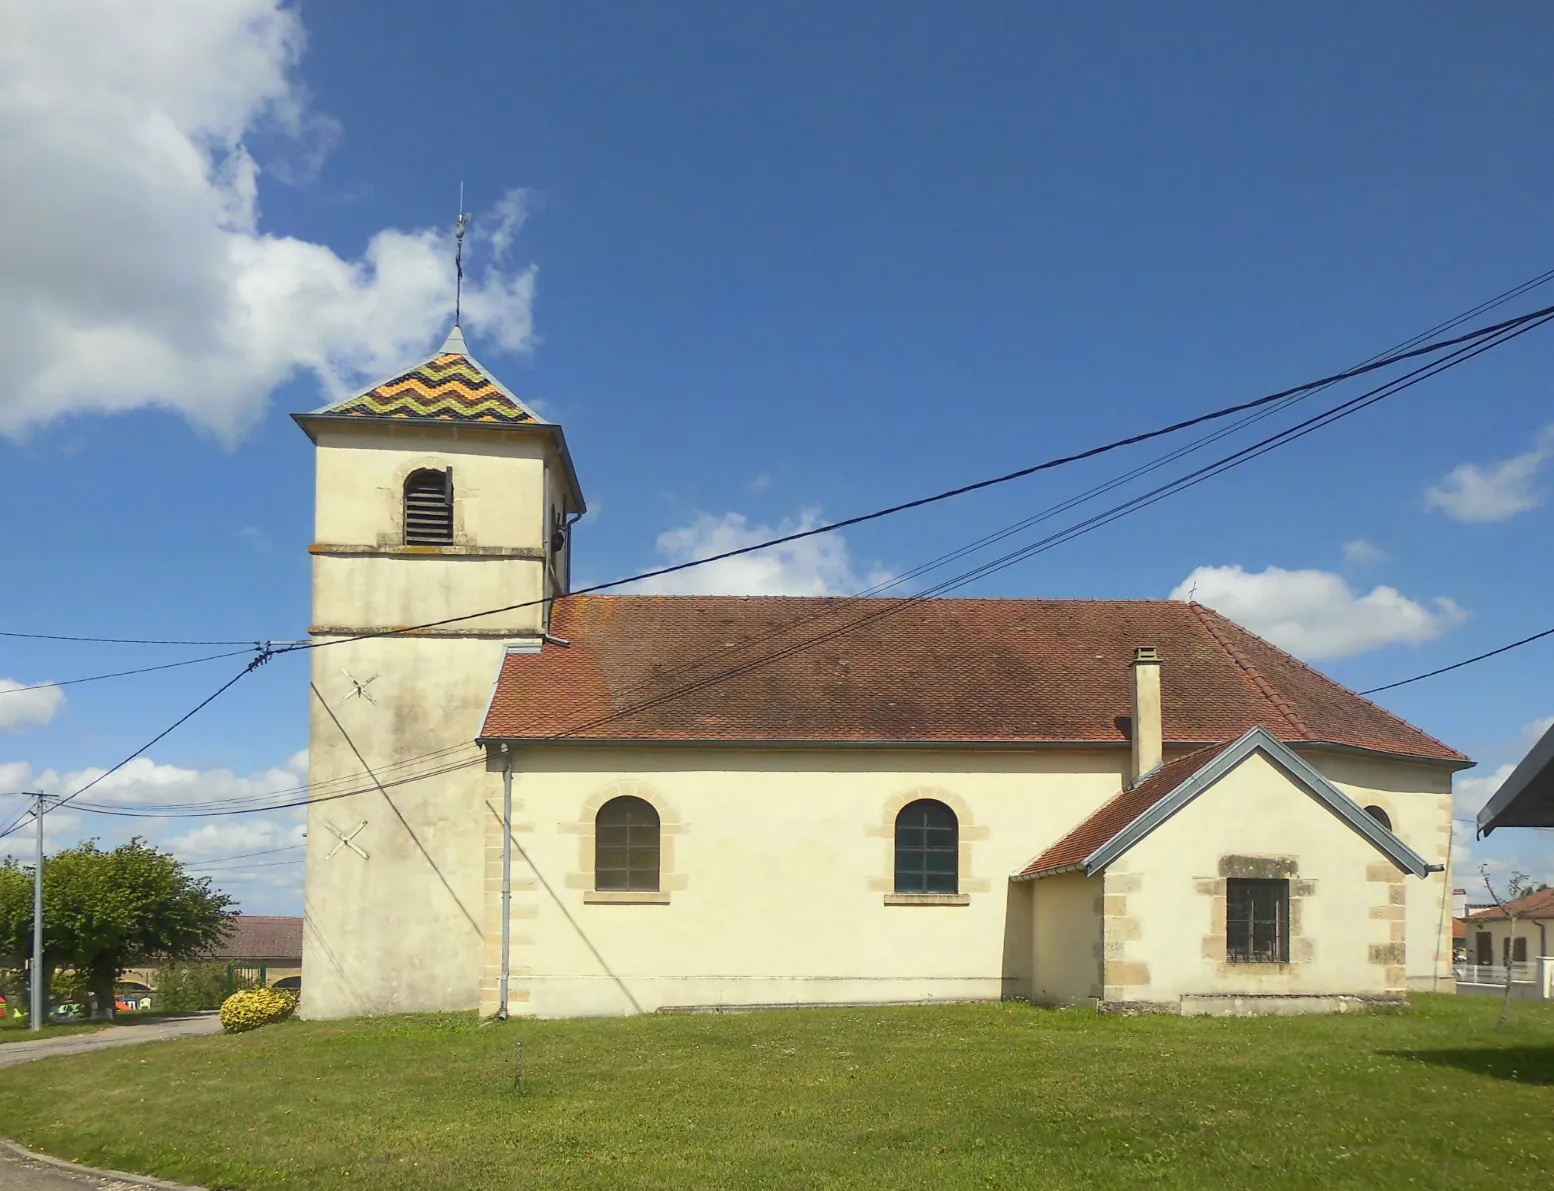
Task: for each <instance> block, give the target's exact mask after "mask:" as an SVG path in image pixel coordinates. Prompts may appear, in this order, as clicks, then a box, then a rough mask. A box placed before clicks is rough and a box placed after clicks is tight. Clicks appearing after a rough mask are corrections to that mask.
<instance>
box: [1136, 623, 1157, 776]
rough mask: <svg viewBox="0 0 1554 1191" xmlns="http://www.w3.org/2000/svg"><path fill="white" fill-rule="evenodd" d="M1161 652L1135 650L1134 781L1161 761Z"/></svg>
mask: <svg viewBox="0 0 1554 1191" xmlns="http://www.w3.org/2000/svg"><path fill="white" fill-rule="evenodd" d="M1161 736H1162V730H1161V726H1160V652H1159V650H1157V649H1156V648H1155V647H1154V646H1153V645H1139V646H1137V647H1135V648H1134V650H1133V779H1132V780H1133V781H1134V782H1137V781H1138V780H1139V779H1140V778H1141V777H1143V776H1144V775H1145V774H1146V773H1148V772H1149V771H1150V770H1151V769H1154V768H1156V767H1157V766H1158V765H1159V764H1160V761H1161V748H1162V744H1161Z"/></svg>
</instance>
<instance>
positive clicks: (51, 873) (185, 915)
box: [0, 837, 232, 1017]
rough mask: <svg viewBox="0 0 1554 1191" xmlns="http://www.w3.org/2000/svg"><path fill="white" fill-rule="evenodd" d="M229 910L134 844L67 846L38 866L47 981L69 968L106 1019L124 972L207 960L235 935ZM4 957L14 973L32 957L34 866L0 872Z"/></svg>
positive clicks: (166, 860) (205, 888)
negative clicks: (143, 965)
mask: <svg viewBox="0 0 1554 1191" xmlns="http://www.w3.org/2000/svg"><path fill="white" fill-rule="evenodd" d="M22 894H25V896H24V897H23V896H21V895H22ZM231 905H232V898H231V897H229V896H228V895H227V894H225V893H222V892H220V891H219V890H215V889H212V888H211V887H210V878H208V877H202V878H199V879H195V878H194V877H191V876H190V875H189V874H188V873H187V872H186V871H185V870H184V867H183V865H182V864H181V863H180V862H179V861H178V860H176V859H174V858H173V856H172V855H170V854H169V853H166V852H159V851H157V849H156V848H154V847H152V846H151V845H150V844H148V843H146V842H145V841H144V840H142V839H140V838H139V837H137V838H135V839H132V840H131V841H130V842H129V843H127V844H121V845H119V847H117V848H114V849H113V850H112V851H107V852H105V851H103V850H102V849H100V848H99V847H98V846H97V844H96V842H95V841H88V842H86V843H83V844H78V845H76V846H75V847H73V848H67V849H65V850H64V851H61V852H58V853H56V854H55V855H53V856H51V857H49V858H48V859H47V860H45V861H44V867H43V943H44V957H43V962H44V971H43V976H44V978H45V979H51V978H52V976H53V973H54V972H55V971H57V970H59V969H60V968H74V969H75V970H76V971H77V972H78V973H80V974H81V975H82V976H83V977H84V981H85V984H86V986H87V988H88V989H89V990H90V991H91V992H92V993H93V994H94V995H95V998H96V1002H97V1007H98V1012H99V1013H100V1014H102V1015H104V1016H108V1017H111V1016H112V1015H113V986H114V982H115V981H116V980H117V979H118V977H119V973H120V972H121V971H123V970H124V969H125V968H126V967H128V966H130V965H131V964H132V963H135V962H136V961H147V960H168V959H171V960H188V959H196V958H199V957H201V956H205V955H208V954H209V953H210V950H211V948H212V947H214V946H215V945H216V944H217V943H219V942H221V940H222V939H223V938H225V937H226V935H227V932H228V931H229V930H230V929H231V927H230V917H231V915H230V913H229V911H228V907H230V906H231ZM0 950H3V954H4V958H5V961H6V962H7V963H9V964H10V965H11V966H14V967H18V968H19V967H20V966H21V964H22V962H23V959H24V957H26V956H28V955H30V954H31V952H32V867H31V866H30V865H27V866H24V865H22V864H20V863H18V862H17V861H15V860H14V859H7V860H6V862H5V864H4V866H0ZM45 987H47V986H45Z"/></svg>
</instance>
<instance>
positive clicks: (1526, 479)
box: [1425, 425, 1554, 521]
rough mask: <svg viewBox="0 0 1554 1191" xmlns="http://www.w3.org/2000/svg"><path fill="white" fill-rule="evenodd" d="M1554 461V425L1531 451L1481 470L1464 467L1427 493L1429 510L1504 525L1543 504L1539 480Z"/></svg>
mask: <svg viewBox="0 0 1554 1191" xmlns="http://www.w3.org/2000/svg"><path fill="white" fill-rule="evenodd" d="M1551 458H1554V425H1550V426H1545V427H1544V428H1543V430H1542V431H1541V432H1540V433H1539V434H1538V437H1537V439H1536V440H1535V442H1534V444H1533V448H1532V450H1530V451H1524V452H1523V453H1522V454H1520V455H1513V456H1511V458H1509V459H1502V460H1501V461H1500V462H1499V463H1490V464H1485V465H1484V466H1482V467H1481V466H1479V465H1478V464H1476V463H1463V464H1459V465H1458V466H1456V467H1454V468H1452V469H1451V471H1449V472H1448V473H1447V474H1446V476H1445V478H1443V479H1442V480H1441V482H1440V483H1438V484H1433V485H1431V486H1430V487H1429V488H1427V489H1426V490H1425V507H1426V508H1427V509H1440V510H1441V511H1442V512H1443V513H1445V514H1446V515H1447V516H1448V517H1450V518H1451V519H1452V520H1453V521H1504V520H1505V519H1506V518H1507V517H1514V516H1515V515H1516V514H1517V513H1525V512H1526V511H1527V510H1528V509H1535V508H1537V507H1538V506H1539V505H1540V504H1542V503H1543V493H1542V492H1541V491H1540V490H1539V488H1538V484H1537V480H1538V475H1539V473H1540V472H1541V471H1542V470H1543V465H1544V464H1545V463H1547V462H1548V461H1549V460H1550V459H1551Z"/></svg>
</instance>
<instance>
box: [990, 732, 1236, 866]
mask: <svg viewBox="0 0 1554 1191" xmlns="http://www.w3.org/2000/svg"><path fill="white" fill-rule="evenodd" d="M1231 743H1233V742H1231V741H1226V742H1225V743H1224V744H1214V745H1210V746H1209V747H1208V748H1206V749H1199V750H1198V751H1197V752H1195V753H1188V754H1187V755H1186V756H1185V757H1178V758H1177V759H1176V760H1175V761H1172V762H1170V763H1169V764H1167V765H1162V766H1161V767H1160V768H1159V769H1157V770H1155V772H1154V773H1152V774H1151V775H1150V776H1149V777H1147V778H1145V779H1144V780H1143V781H1142V782H1140V783H1139V784H1138V785H1136V786H1134V787H1133V789H1131V790H1124V791H1123V792H1122V793H1121V794H1119V795H1117V797H1116V798H1113V799H1112V800H1111V801H1110V802H1108V803H1107V804H1106V805H1105V806H1103V807H1101V809H1100V810H1098V811H1096V812H1095V813H1094V814H1093V815H1091V816H1090V817H1089V818H1088V819H1086V820H1085V821H1084V822H1082V823H1081V824H1080V825H1079V826H1078V827H1076V828H1074V829H1073V830H1072V831H1070V832H1069V833H1068V834H1067V835H1065V836H1064V837H1063V838H1062V839H1060V840H1059V841H1058V842H1057V843H1055V844H1053V845H1052V847H1050V848H1048V849H1047V850H1046V851H1045V852H1043V853H1042V854H1041V855H1040V856H1038V857H1036V859H1035V860H1033V861H1031V862H1030V863H1029V864H1028V865H1026V866H1025V867H1024V868H1023V869H1021V870H1020V873H1019V875H1020V876H1022V877H1035V876H1039V875H1041V874H1042V873H1051V872H1056V871H1058V870H1059V869H1065V868H1072V867H1073V866H1074V865H1077V864H1079V863H1080V862H1081V861H1082V860H1084V858H1085V857H1086V856H1088V855H1090V854H1091V853H1092V852H1094V851H1095V850H1096V849H1097V848H1099V847H1100V846H1101V845H1102V844H1104V843H1106V842H1107V841H1108V840H1110V839H1112V838H1114V837H1115V836H1116V835H1117V834H1118V833H1119V832H1121V831H1122V829H1123V828H1124V827H1126V826H1127V825H1128V824H1129V823H1131V822H1133V820H1135V819H1137V818H1138V817H1139V816H1140V815H1142V814H1143V813H1144V812H1145V811H1147V810H1148V809H1149V808H1150V807H1152V806H1154V805H1155V803H1157V802H1159V801H1160V800H1161V799H1162V798H1164V797H1165V796H1166V795H1167V794H1169V793H1170V792H1171V791H1172V790H1174V789H1176V788H1177V787H1178V786H1180V785H1181V784H1182V783H1183V782H1185V781H1186V780H1187V779H1188V778H1190V777H1191V776H1192V775H1193V774H1195V773H1197V772H1198V770H1200V769H1202V768H1203V767H1204V766H1205V765H1207V764H1208V763H1209V762H1210V761H1212V760H1214V758H1215V757H1217V756H1219V755H1220V754H1221V753H1222V752H1224V751H1225V750H1226V749H1227V748H1229V747H1230V745H1231Z"/></svg>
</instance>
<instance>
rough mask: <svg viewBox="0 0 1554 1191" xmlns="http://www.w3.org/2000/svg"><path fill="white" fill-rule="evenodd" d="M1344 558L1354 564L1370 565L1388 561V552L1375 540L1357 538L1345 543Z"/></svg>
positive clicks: (1358, 565) (1359, 565)
mask: <svg viewBox="0 0 1554 1191" xmlns="http://www.w3.org/2000/svg"><path fill="white" fill-rule="evenodd" d="M1344 559H1345V560H1346V561H1347V562H1349V563H1350V564H1351V565H1353V566H1357V567H1369V566H1375V565H1377V564H1378V563H1383V562H1386V561H1387V552H1386V551H1385V550H1383V549H1382V548H1381V547H1380V546H1378V545H1376V543H1375V542H1368V541H1366V540H1365V539H1364V538H1355V539H1354V541H1352V542H1345V543H1344Z"/></svg>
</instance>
